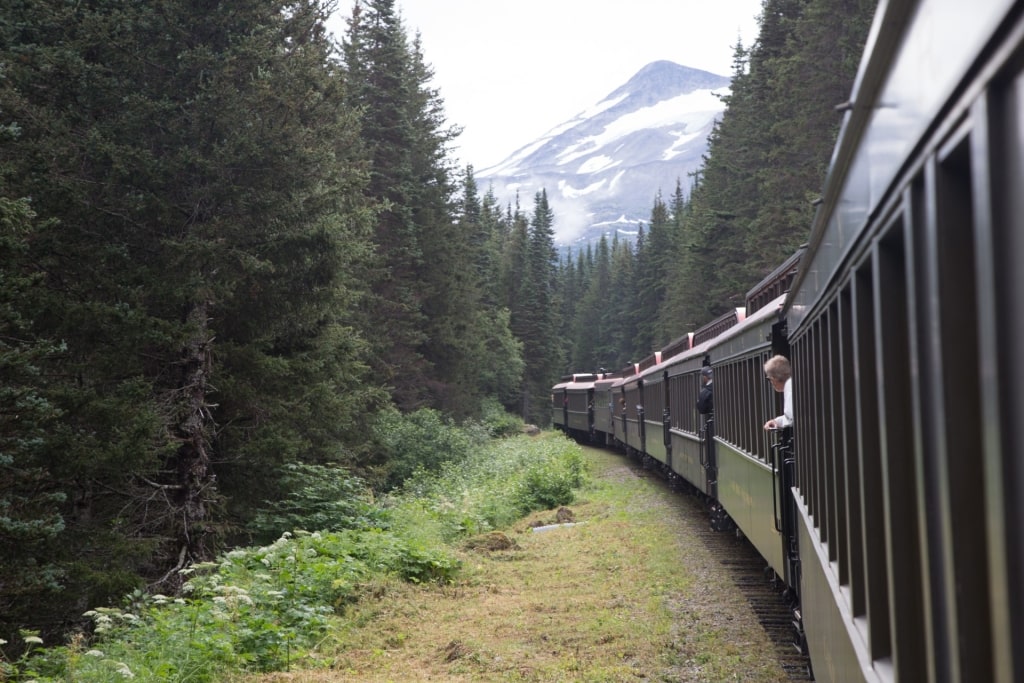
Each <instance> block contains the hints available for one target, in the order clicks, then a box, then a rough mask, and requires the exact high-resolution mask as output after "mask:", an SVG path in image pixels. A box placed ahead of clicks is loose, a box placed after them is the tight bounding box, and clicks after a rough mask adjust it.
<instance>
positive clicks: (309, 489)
mask: <svg viewBox="0 0 1024 683" xmlns="http://www.w3.org/2000/svg"><path fill="white" fill-rule="evenodd" d="M278 476H279V477H280V478H281V479H282V484H283V486H284V487H285V488H286V489H287V490H288V494H287V495H286V496H285V498H284V499H283V500H280V501H267V502H266V506H265V507H263V508H261V509H260V510H259V511H257V513H256V515H255V517H254V519H253V521H252V522H251V523H250V525H249V528H250V530H251V531H252V532H253V534H254V535H255V537H256V538H257V540H258V541H260V542H268V541H269V540H270V539H274V538H277V537H279V536H280V535H281V534H283V533H285V532H286V531H295V530H297V529H304V530H306V531H342V530H344V529H373V528H386V527H387V526H388V522H387V514H386V513H385V512H384V511H383V510H382V509H381V508H380V506H378V505H377V504H376V502H375V501H374V500H373V493H372V492H371V491H370V489H369V487H368V486H367V485H366V483H365V482H364V481H363V480H362V479H360V478H359V477H355V476H352V475H351V474H349V473H348V472H347V471H345V470H343V469H341V468H339V467H324V466H321V465H306V464H301V463H293V464H290V465H285V466H284V467H283V468H281V470H279V473H278Z"/></svg>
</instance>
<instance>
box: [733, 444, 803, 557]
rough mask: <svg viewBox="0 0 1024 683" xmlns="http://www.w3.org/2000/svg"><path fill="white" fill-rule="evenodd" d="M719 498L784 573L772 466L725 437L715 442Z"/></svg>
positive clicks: (755, 544)
mask: <svg viewBox="0 0 1024 683" xmlns="http://www.w3.org/2000/svg"><path fill="white" fill-rule="evenodd" d="M716 454H717V456H718V501H719V502H720V503H721V504H722V507H724V508H725V510H726V512H728V513H729V516H730V517H731V518H732V519H733V521H734V522H735V523H736V526H737V527H739V529H740V530H741V531H742V532H743V534H744V535H745V536H746V537H747V538H748V539H749V540H750V542H751V543H752V544H753V545H754V547H755V548H757V551H758V552H759V553H761V556H762V557H764V559H765V560H766V561H767V562H768V564H769V566H771V568H772V569H773V570H775V572H776V573H777V574H778V575H779V576H784V575H785V573H786V568H785V565H784V562H783V547H782V537H781V535H780V534H779V532H778V530H776V528H775V527H776V519H777V510H778V507H777V501H778V496H777V494H776V493H775V492H774V486H775V485H776V480H775V477H774V475H773V472H772V467H771V466H770V465H769V464H768V463H765V462H761V461H760V460H757V459H755V458H751V457H750V456H749V455H747V454H745V453H742V452H740V451H738V450H736V449H735V448H733V447H732V446H731V445H730V444H728V443H726V442H724V441H718V443H717V444H716Z"/></svg>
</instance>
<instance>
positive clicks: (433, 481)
mask: <svg viewBox="0 0 1024 683" xmlns="http://www.w3.org/2000/svg"><path fill="white" fill-rule="evenodd" d="M586 476H587V468H586V461H585V459H584V457H583V452H582V450H581V449H580V447H579V446H578V445H577V444H576V443H575V442H572V441H569V440H568V439H565V438H563V437H561V436H557V435H552V436H551V437H550V438H542V439H538V438H535V437H527V436H520V437H517V438H511V439H504V440H500V441H495V442H492V443H490V444H488V445H487V446H486V447H483V448H478V449H475V450H474V451H473V452H472V453H471V454H470V455H469V456H468V457H467V458H465V459H464V460H462V461H459V462H451V463H448V464H447V465H445V466H444V467H443V468H442V470H441V471H440V472H439V473H436V474H435V473H428V472H423V471H420V472H417V473H416V475H415V476H413V477H412V478H410V479H409V480H408V481H406V482H405V486H404V487H403V489H402V490H401V491H400V492H398V493H396V494H395V495H394V496H393V499H392V503H391V505H392V506H393V515H394V517H393V519H394V523H395V526H396V527H398V528H402V529H412V528H417V529H419V532H418V533H422V534H429V533H434V534H436V535H437V537H438V538H440V539H443V540H445V541H452V540H455V539H458V538H461V537H463V536H466V535H473V534H479V533H484V532H486V531H490V530H492V529H497V528H501V527H504V526H507V525H509V524H511V523H512V522H514V521H515V520H517V519H519V518H520V517H522V516H523V515H525V514H527V513H529V512H531V511H533V510H546V509H548V508H551V507H557V506H559V505H567V504H569V503H571V502H572V500H573V497H574V491H573V489H577V488H579V487H580V486H582V484H583V482H584V480H585V477H586Z"/></svg>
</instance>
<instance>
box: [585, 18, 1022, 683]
mask: <svg viewBox="0 0 1024 683" xmlns="http://www.w3.org/2000/svg"><path fill="white" fill-rule="evenodd" d="M841 109H842V110H844V111H845V113H844V121H843V125H842V129H841V133H840V137H839V141H838V144H837V146H836V149H835V152H834V154H833V160H832V165H831V167H830V170H829V174H828V178H827V180H826V183H825V188H824V192H823V194H822V198H821V201H820V203H819V208H818V213H817V216H816V217H815V221H814V225H813V226H812V230H811V237H810V240H809V243H808V245H807V249H806V252H805V253H803V254H802V255H801V256H799V268H796V267H795V265H794V264H795V263H796V261H794V260H792V259H791V261H790V262H788V263H787V264H783V267H782V269H783V270H784V271H785V273H789V272H790V269H795V270H793V277H792V278H791V279H790V278H789V277H788V276H787V278H785V279H780V280H779V282H778V283H769V284H766V285H764V286H760V287H759V288H758V290H757V293H756V296H755V297H753V300H756V301H757V305H749V306H748V311H747V313H748V314H747V315H746V316H745V319H744V320H742V321H737V324H735V325H733V326H731V327H728V328H727V329H716V330H712V331H708V332H707V334H706V335H705V337H706V338H698V337H697V335H693V336H690V337H688V338H687V341H686V343H685V344H683V343H681V344H679V347H678V348H675V349H673V350H672V353H670V354H666V357H665V362H664V363H660V364H656V365H652V366H649V367H647V368H644V369H643V371H642V372H641V371H639V370H638V372H637V373H635V374H633V375H627V376H623V377H621V378H620V379H617V380H615V382H614V383H613V384H611V385H610V387H609V398H611V399H613V403H614V401H616V400H617V401H620V402H621V410H617V411H616V412H615V413H614V414H615V418H614V419H611V420H610V427H609V426H608V425H607V424H604V423H602V425H601V426H602V427H603V428H605V429H608V428H610V429H611V430H612V431H611V433H610V434H609V433H607V432H606V434H607V435H608V440H609V441H610V442H611V443H613V444H618V445H621V446H622V447H624V448H625V450H626V451H627V453H630V454H634V453H639V454H641V455H643V456H650V457H652V458H654V459H655V460H657V461H659V462H661V463H663V465H664V466H665V467H666V468H667V469H668V471H669V472H670V473H672V474H674V475H679V476H681V477H683V478H684V479H686V480H687V481H689V482H691V483H693V484H694V485H695V486H696V487H697V488H698V489H699V490H701V491H702V492H703V493H704V495H706V496H707V497H708V499H709V501H711V502H712V503H713V504H714V505H718V506H720V507H721V509H722V510H724V511H725V512H726V513H727V514H728V517H729V519H730V520H731V521H733V522H735V524H736V526H737V527H738V528H739V529H740V530H741V531H742V532H743V533H744V534H745V535H746V536H747V537H748V538H749V539H750V540H751V542H752V543H753V544H754V546H755V547H756V548H757V549H758V550H759V552H760V553H761V554H762V555H763V556H764V558H765V560H766V562H767V563H768V565H769V566H770V567H771V568H772V569H773V570H774V571H775V573H776V574H777V575H778V576H779V577H781V578H782V580H783V581H784V582H785V584H786V585H787V586H789V588H790V590H791V591H792V596H793V598H794V604H795V605H797V606H798V609H797V611H796V617H797V623H798V624H801V625H802V627H801V629H800V638H801V641H800V643H801V645H806V648H807V650H808V652H809V654H810V657H811V661H812V664H813V668H814V675H815V680H817V681H853V682H861V681H864V682H867V681H871V682H889V681H894V682H915V683H916V682H918V681H922V682H924V683H946V682H949V683H970V682H973V681H986V682H987V681H994V682H997V683H1011V682H1012V681H1021V680H1024V531H1022V530H1024V496H1020V495H1017V492H1018V491H1019V490H1021V489H1022V488H1024V465H1022V463H1024V456H1022V455H1021V454H1022V453H1024V395H1022V393H1024V356H1022V354H1020V353H1019V351H1018V349H1019V347H1020V341H1019V340H1020V339H1021V338H1022V336H1024V268H1021V267H1020V266H1019V265H1018V264H1019V263H1021V262H1024V2H1021V1H1019V0H1018V1H1016V2H1015V1H1012V0H980V1H979V2H974V3H963V2H961V1H960V0H918V1H912V0H888V1H887V2H882V3H880V5H879V9H878V12H877V15H876V18H875V22H874V24H873V28H872V30H871V34H870V36H869V39H868V44H867V48H866V50H865V54H864V57H863V59H862V62H861V67H860V70H859V72H858V76H857V79H856V82H855V86H854V89H853V92H852V95H851V98H850V101H849V102H847V103H845V104H844V105H843V107H841ZM779 283H785V284H779ZM783 289H788V290H789V291H788V294H785V295H784V296H782V298H779V297H780V295H781V294H782V290H783ZM751 300H752V298H751V296H750V295H749V294H748V302H750V301H751ZM780 303H781V304H782V308H781V311H780V310H778V309H779V305H780ZM776 353H781V354H782V355H785V356H787V357H788V358H790V359H791V361H792V365H793V387H794V389H793V397H794V418H795V422H794V425H793V428H792V431H791V433H790V434H784V435H783V437H784V438H782V439H778V438H777V435H773V434H768V433H766V432H765V431H764V430H763V428H762V425H763V424H764V422H765V421H766V420H767V419H768V418H770V417H772V416H774V415H776V414H778V413H779V412H780V410H781V406H780V405H779V404H780V397H779V395H778V394H777V393H775V392H773V391H772V390H771V389H769V387H768V386H767V385H766V383H765V381H764V374H763V365H764V362H765V361H766V360H767V358H768V357H769V356H770V355H772V354H776ZM706 363H710V364H711V367H712V368H713V369H714V386H715V411H714V418H713V421H712V426H713V438H709V437H708V435H707V421H706V420H705V421H704V422H698V420H697V416H696V415H695V413H694V410H693V408H692V407H691V406H692V405H693V404H692V402H693V401H695V400H696V392H697V389H698V386H699V384H698V373H699V369H700V367H702V366H703V365H704V364H706ZM645 406H646V407H648V408H649V412H648V411H645ZM658 412H660V413H661V415H655V414H652V413H658ZM666 412H667V416H668V436H669V438H668V440H667V442H666V440H665V439H664V434H665V427H664V422H663V418H664V415H665V413H666ZM595 428H596V427H595ZM702 432H703V433H702ZM789 436H791V437H792V438H791V439H790V438H788V437H789Z"/></svg>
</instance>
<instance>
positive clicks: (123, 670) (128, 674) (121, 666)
mask: <svg viewBox="0 0 1024 683" xmlns="http://www.w3.org/2000/svg"><path fill="white" fill-rule="evenodd" d="M116 670H117V673H119V674H121V675H122V676H124V677H125V678H135V674H133V673H132V670H131V669H129V668H128V665H127V664H125V663H124V662H117V669H116Z"/></svg>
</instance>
